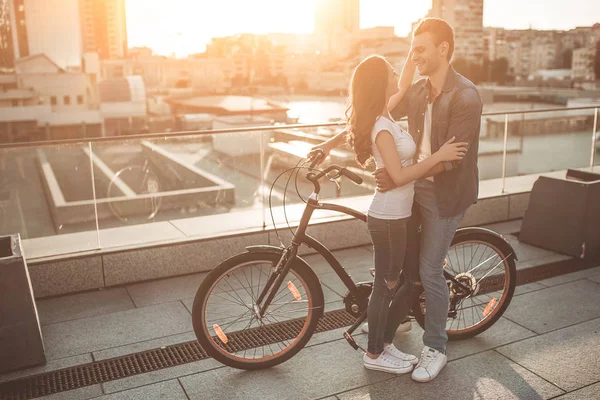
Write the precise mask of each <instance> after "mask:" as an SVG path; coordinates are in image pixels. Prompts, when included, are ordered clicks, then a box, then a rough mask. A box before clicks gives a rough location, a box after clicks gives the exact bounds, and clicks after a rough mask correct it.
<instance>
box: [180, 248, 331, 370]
mask: <svg viewBox="0 0 600 400" xmlns="http://www.w3.org/2000/svg"><path fill="white" fill-rule="evenodd" d="M280 258H281V254H277V253H271V252H267V251H265V252H249V253H243V254H240V255H237V256H234V257H232V258H230V259H228V260H226V261H225V262H223V263H222V264H221V265H219V266H218V267H217V268H215V269H214V270H213V271H212V272H211V273H210V274H209V275H208V276H207V277H206V279H205V280H204V281H203V282H202V284H201V285H200V288H199V289H198V292H197V293H196V297H195V299H194V306H193V309H192V322H193V325H194V331H195V333H196V337H197V339H198V342H199V343H200V345H201V346H202V347H203V348H204V350H205V351H206V353H207V354H208V355H209V356H211V357H213V358H215V359H216V360H218V361H219V362H221V363H223V364H225V365H228V366H230V367H234V368H240V369H261V368H268V367H272V366H274V365H277V364H280V363H282V362H284V361H286V360H288V359H289V358H291V357H292V356H294V355H295V354H296V353H297V352H298V351H300V350H301V349H302V348H303V347H304V346H305V345H306V343H307V342H308V340H309V339H310V338H311V336H312V334H313V332H314V330H315V329H316V327H317V323H318V321H319V318H320V317H321V315H322V314H323V292H322V290H321V287H320V284H319V280H318V278H317V276H316V275H315V274H314V272H313V271H312V270H311V269H310V268H308V266H307V265H306V264H304V263H303V262H301V261H300V260H299V259H296V260H295V261H294V262H293V264H292V267H291V269H290V271H289V273H288V274H287V276H286V277H285V280H284V281H283V284H282V285H281V287H279V289H278V291H277V293H276V295H275V297H274V298H273V301H272V303H271V304H270V306H269V307H268V308H267V310H266V312H265V314H264V315H263V316H262V317H260V316H259V313H258V307H257V298H258V296H259V294H260V293H261V291H262V290H263V288H264V287H265V284H266V282H267V279H268V278H269V276H270V275H271V274H272V273H274V271H275V266H276V265H277V263H278V262H279V260H280Z"/></svg>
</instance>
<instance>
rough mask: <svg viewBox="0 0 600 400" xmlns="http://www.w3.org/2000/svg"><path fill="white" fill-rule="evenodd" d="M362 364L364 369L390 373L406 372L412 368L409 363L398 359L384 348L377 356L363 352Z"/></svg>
mask: <svg viewBox="0 0 600 400" xmlns="http://www.w3.org/2000/svg"><path fill="white" fill-rule="evenodd" d="M363 364H364V366H365V368H366V369H372V370H374V371H383V372H389V373H391V374H406V373H408V372H410V371H412V369H413V365H412V364H411V363H409V362H408V361H402V360H399V359H397V358H396V357H394V356H392V355H391V354H389V353H388V352H387V351H385V350H383V352H382V353H381V354H380V355H379V357H377V358H371V357H369V356H368V355H367V354H366V353H365V355H364V356H363Z"/></svg>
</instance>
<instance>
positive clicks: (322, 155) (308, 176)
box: [306, 150, 363, 193]
mask: <svg viewBox="0 0 600 400" xmlns="http://www.w3.org/2000/svg"><path fill="white" fill-rule="evenodd" d="M323 158H325V153H324V152H323V151H322V150H320V151H318V152H317V154H316V155H315V156H314V157H313V158H312V160H311V163H310V168H311V169H313V168H314V167H315V166H316V165H317V164H319V163H320V162H321V161H322V159H323ZM331 171H337V173H338V176H341V175H343V176H345V177H346V178H348V179H350V180H351V181H352V182H354V183H356V184H357V185H360V184H362V183H363V179H362V178H361V177H360V176H358V175H357V174H355V173H354V172H352V171H349V170H348V169H347V168H346V167H341V166H339V165H335V164H333V165H330V166H329V167H327V168H326V169H325V170H323V171H321V172H319V173H317V174H315V173H314V172H309V173H307V174H306V179H308V180H309V181H311V182H312V183H313V185H314V186H315V193H319V191H320V190H321V185H319V179H321V178H322V177H324V176H325V175H327V174H328V173H329V172H331Z"/></svg>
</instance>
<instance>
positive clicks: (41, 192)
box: [0, 107, 600, 257]
mask: <svg viewBox="0 0 600 400" xmlns="http://www.w3.org/2000/svg"><path fill="white" fill-rule="evenodd" d="M400 124H404V122H402V121H401V122H400ZM341 129H343V124H336V123H330V124H322V125H279V126H268V127H252V128H243V129H231V130H214V131H196V132H179V133H169V134H147V135H139V136H135V137H134V136H129V137H122V136H121V137H104V138H97V139H89V140H82V141H77V140H67V141H56V142H44V143H16V144H2V145H0V235H3V234H11V233H17V232H18V233H20V234H21V236H22V238H24V239H27V241H28V243H29V246H28V248H29V252H28V257H42V256H47V255H56V254H67V253H77V252H82V251H95V250H98V249H111V248H117V247H118V248H121V247H127V246H138V245H141V244H148V243H156V242H165V241H179V240H186V239H189V238H201V237H215V236H220V235H224V234H227V233H231V232H240V231H257V230H262V229H270V228H272V227H273V220H274V221H275V224H276V225H277V226H285V225H286V223H290V224H293V223H294V222H295V221H298V220H299V217H300V213H301V211H302V199H303V198H306V197H307V196H308V195H309V194H310V192H311V188H312V185H311V184H310V183H309V182H307V181H306V179H305V178H304V175H305V173H306V171H305V170H302V171H300V173H299V174H298V179H297V180H296V179H295V177H294V176H292V171H293V170H290V168H291V167H294V166H296V165H298V163H299V162H301V160H302V158H303V157H304V156H305V155H306V154H307V153H308V151H309V149H310V147H311V146H313V145H314V144H316V143H319V142H321V141H323V140H325V139H326V138H327V136H330V135H333V134H335V132H339V131H340V130H341ZM597 131H598V108H594V107H583V108H569V109H560V110H532V111H518V112H508V113H487V114H484V115H483V116H482V130H481V139H480V145H479V170H480V179H481V180H490V179H499V180H501V181H502V189H501V190H504V188H505V182H506V179H507V178H510V177H514V176H519V175H529V174H537V173H545V172H549V171H557V170H564V169H567V168H582V167H585V168H591V167H593V166H594V165H596V164H598V163H600V151H599V150H598V149H599V147H600V144H599V143H598V142H599V141H600V140H598V138H597V137H596V135H597V133H595V132H597ZM327 162H331V163H336V164H341V165H344V166H347V167H348V168H351V169H352V170H353V171H354V172H356V173H359V174H361V175H362V176H363V178H364V181H365V182H364V184H363V185H361V186H357V185H355V184H354V183H352V182H350V181H348V180H346V179H345V178H344V179H341V180H338V181H337V182H331V183H330V184H327V185H324V186H323V189H322V193H321V197H322V198H324V199H333V200H334V201H339V202H353V201H354V203H352V204H353V205H355V204H356V201H355V199H358V198H359V197H361V196H369V195H370V194H372V193H373V190H374V188H375V182H374V179H373V178H372V175H371V171H370V170H363V169H362V168H360V167H359V166H358V165H357V164H356V162H355V160H354V155H353V153H352V151H351V149H349V148H347V147H346V148H340V149H337V150H335V151H333V152H332V154H331V157H330V160H328V161H327ZM286 171H287V172H286ZM277 177H279V179H278V180H277V182H275V180H276V178H277ZM274 182H275V184H274ZM296 192H298V193H299V194H300V195H298V194H297V193H296ZM269 199H270V200H271V202H270V203H269ZM353 199H354V200H353ZM284 201H285V204H286V207H285V210H286V211H287V213H285V214H284V212H283V211H284V208H283V207H282V206H283V204H284ZM271 209H272V210H273V213H272V215H271V212H270V211H271ZM329 216H330V215H328V214H324V215H323V217H329Z"/></svg>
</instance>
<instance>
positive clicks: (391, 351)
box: [384, 343, 419, 365]
mask: <svg viewBox="0 0 600 400" xmlns="http://www.w3.org/2000/svg"><path fill="white" fill-rule="evenodd" d="M384 348H385V351H387V352H388V353H389V354H391V355H393V356H394V357H396V358H397V359H399V360H402V361H408V362H409V363H411V364H412V365H416V364H417V363H418V362H419V359H418V358H417V357H415V356H413V355H412V354H406V353H403V352H401V351H400V350H398V349H397V348H396V346H394V344H393V343H392V344H388V345H387V346H385V347H384Z"/></svg>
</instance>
